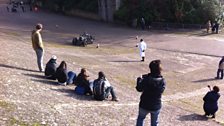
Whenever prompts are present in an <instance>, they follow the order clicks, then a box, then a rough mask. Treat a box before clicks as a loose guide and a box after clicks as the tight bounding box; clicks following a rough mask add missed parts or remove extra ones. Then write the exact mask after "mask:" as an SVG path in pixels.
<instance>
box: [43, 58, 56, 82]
mask: <svg viewBox="0 0 224 126" xmlns="http://www.w3.org/2000/svg"><path fill="white" fill-rule="evenodd" d="M56 60H57V56H55V55H53V56H52V57H51V59H50V60H49V61H48V62H47V64H46V67H45V71H44V74H45V77H46V78H47V79H52V80H55V79H56V76H55V74H56V69H57V62H56Z"/></svg>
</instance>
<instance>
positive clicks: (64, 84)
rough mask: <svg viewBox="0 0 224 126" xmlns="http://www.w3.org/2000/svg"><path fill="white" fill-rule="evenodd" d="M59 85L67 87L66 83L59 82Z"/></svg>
mask: <svg viewBox="0 0 224 126" xmlns="http://www.w3.org/2000/svg"><path fill="white" fill-rule="evenodd" d="M58 84H59V85H63V86H66V82H65V83H60V82H58Z"/></svg>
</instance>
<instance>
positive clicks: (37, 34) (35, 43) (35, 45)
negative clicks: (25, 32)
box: [31, 30, 44, 50]
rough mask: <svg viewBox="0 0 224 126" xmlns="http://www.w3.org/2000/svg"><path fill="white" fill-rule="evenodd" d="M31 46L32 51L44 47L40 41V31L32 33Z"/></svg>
mask: <svg viewBox="0 0 224 126" xmlns="http://www.w3.org/2000/svg"><path fill="white" fill-rule="evenodd" d="M31 38H32V45H33V49H34V50H36V49H44V45H43V41H42V37H41V34H40V30H34V31H33V32H32V36H31Z"/></svg>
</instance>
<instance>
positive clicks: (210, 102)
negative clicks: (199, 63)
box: [203, 86, 220, 118]
mask: <svg viewBox="0 0 224 126" xmlns="http://www.w3.org/2000/svg"><path fill="white" fill-rule="evenodd" d="M209 88H210V86H209ZM210 90H211V89H210ZM219 97H220V94H219V87H218V86H214V87H213V90H211V91H209V92H208V93H207V94H206V95H205V96H204V98H203V100H204V105H203V109H204V111H205V116H210V115H212V118H215V113H216V112H217V111H218V100H219Z"/></svg>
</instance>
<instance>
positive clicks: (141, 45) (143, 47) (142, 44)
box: [136, 39, 147, 62]
mask: <svg viewBox="0 0 224 126" xmlns="http://www.w3.org/2000/svg"><path fill="white" fill-rule="evenodd" d="M136 47H139V53H140V56H141V57H142V60H141V61H143V62H144V61H145V50H146V48H147V45H146V43H145V42H144V41H143V39H141V40H140V43H138V44H137V45H136Z"/></svg>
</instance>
